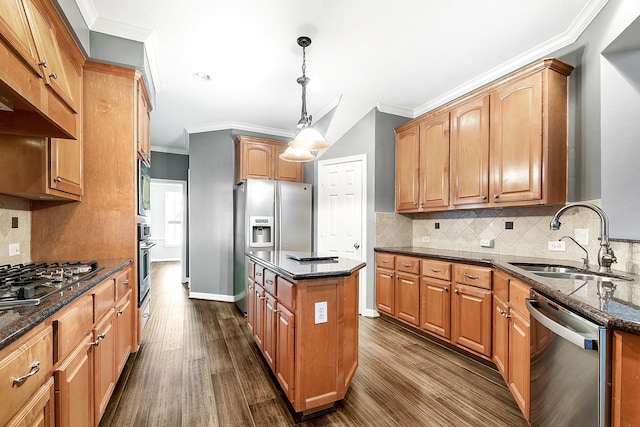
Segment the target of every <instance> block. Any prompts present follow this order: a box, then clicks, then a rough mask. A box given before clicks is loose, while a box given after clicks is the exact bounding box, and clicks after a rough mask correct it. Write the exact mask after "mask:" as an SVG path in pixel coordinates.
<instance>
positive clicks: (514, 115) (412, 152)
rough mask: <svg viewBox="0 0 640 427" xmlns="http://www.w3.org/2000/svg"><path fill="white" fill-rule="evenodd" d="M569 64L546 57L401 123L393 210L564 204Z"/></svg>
mask: <svg viewBox="0 0 640 427" xmlns="http://www.w3.org/2000/svg"><path fill="white" fill-rule="evenodd" d="M572 70H573V67H572V66H570V65H567V64H565V63H563V62H561V61H559V60H557V59H545V60H542V61H539V62H537V63H534V64H532V65H530V66H528V67H525V68H523V69H521V70H518V71H516V72H514V73H512V74H509V75H507V76H505V77H504V78H502V79H499V80H496V81H495V82H493V83H490V84H488V85H486V86H484V87H482V88H480V89H478V90H476V91H474V92H471V93H469V94H467V95H465V96H462V97H460V98H458V99H456V100H454V101H452V102H450V103H448V104H446V105H443V106H442V107H439V108H437V109H435V110H433V111H430V112H429V113H426V114H425V115H424V116H421V117H419V118H417V119H415V120H412V121H410V122H408V123H406V124H404V125H402V126H400V127H398V128H396V134H397V138H396V211H398V212H422V211H434V210H443V209H474V208H486V207H504V206H526V205H559V204H564V203H566V200H567V105H568V104H567V77H568V76H569V75H570V74H571V71H572ZM447 115H448V116H447ZM446 117H448V118H449V129H450V149H449V153H448V155H449V158H448V163H447V161H446V159H447V157H446V156H445V155H446V153H445V152H444V150H443V151H440V150H439V149H438V148H440V149H442V147H445V146H446V144H445V141H447V137H446V132H447V130H448V128H446V127H445V121H444V120H445V118H446ZM418 129H419V136H418V135H417V134H416V132H418ZM418 139H419V143H418V142H417V140H418ZM412 142H413V143H415V144H419V148H416V147H414V146H412V145H411V143H412ZM418 156H419V158H420V161H419V166H418V167H416V166H415V158H416V157H418ZM449 167H450V170H449ZM418 183H419V184H418ZM447 184H448V187H447ZM447 189H448V190H449V194H450V195H449V194H447ZM418 194H419V195H418ZM447 196H449V200H448V199H446V197H447ZM447 200H448V201H447ZM414 203H415V204H414Z"/></svg>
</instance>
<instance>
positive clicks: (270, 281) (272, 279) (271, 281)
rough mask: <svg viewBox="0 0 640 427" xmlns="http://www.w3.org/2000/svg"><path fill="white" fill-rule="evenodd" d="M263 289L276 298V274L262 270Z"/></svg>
mask: <svg viewBox="0 0 640 427" xmlns="http://www.w3.org/2000/svg"><path fill="white" fill-rule="evenodd" d="M264 288H265V289H266V291H267V292H269V293H270V294H271V295H273V296H276V273H274V272H273V271H271V270H264Z"/></svg>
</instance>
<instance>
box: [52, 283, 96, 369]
mask: <svg viewBox="0 0 640 427" xmlns="http://www.w3.org/2000/svg"><path fill="white" fill-rule="evenodd" d="M92 326H93V299H92V298H91V295H85V296H83V297H80V298H79V299H78V300H77V301H75V302H73V303H72V305H71V306H70V307H68V308H67V309H65V311H64V312H63V313H62V314H61V315H60V316H57V318H56V319H55V320H54V321H53V360H54V362H58V361H60V360H62V359H64V358H65V357H67V355H69V354H70V353H71V351H72V350H73V349H74V348H75V347H76V345H77V344H78V343H79V342H80V340H81V339H82V338H84V337H85V336H86V335H87V333H89V331H91V327H92Z"/></svg>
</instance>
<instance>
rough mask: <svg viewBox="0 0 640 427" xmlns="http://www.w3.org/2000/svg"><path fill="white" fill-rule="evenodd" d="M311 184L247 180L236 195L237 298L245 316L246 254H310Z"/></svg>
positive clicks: (235, 274)
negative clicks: (291, 252)
mask: <svg viewBox="0 0 640 427" xmlns="http://www.w3.org/2000/svg"><path fill="white" fill-rule="evenodd" d="M311 189H312V186H311V184H305V183H297V182H287V181H271V180H264V179H247V180H246V181H245V182H244V183H242V184H240V185H238V186H236V189H235V192H234V209H235V220H234V228H235V230H234V234H235V239H234V252H235V254H234V259H235V262H234V264H235V266H234V294H235V300H236V304H237V306H238V308H239V309H240V310H241V311H242V312H243V313H246V312H247V310H246V282H245V255H244V253H245V251H304V252H311V234H312V230H311V221H312V214H311Z"/></svg>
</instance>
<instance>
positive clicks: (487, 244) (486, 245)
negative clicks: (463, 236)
mask: <svg viewBox="0 0 640 427" xmlns="http://www.w3.org/2000/svg"><path fill="white" fill-rule="evenodd" d="M493 244H494V240H493V239H480V246H482V247H483V248H492V247H493Z"/></svg>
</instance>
